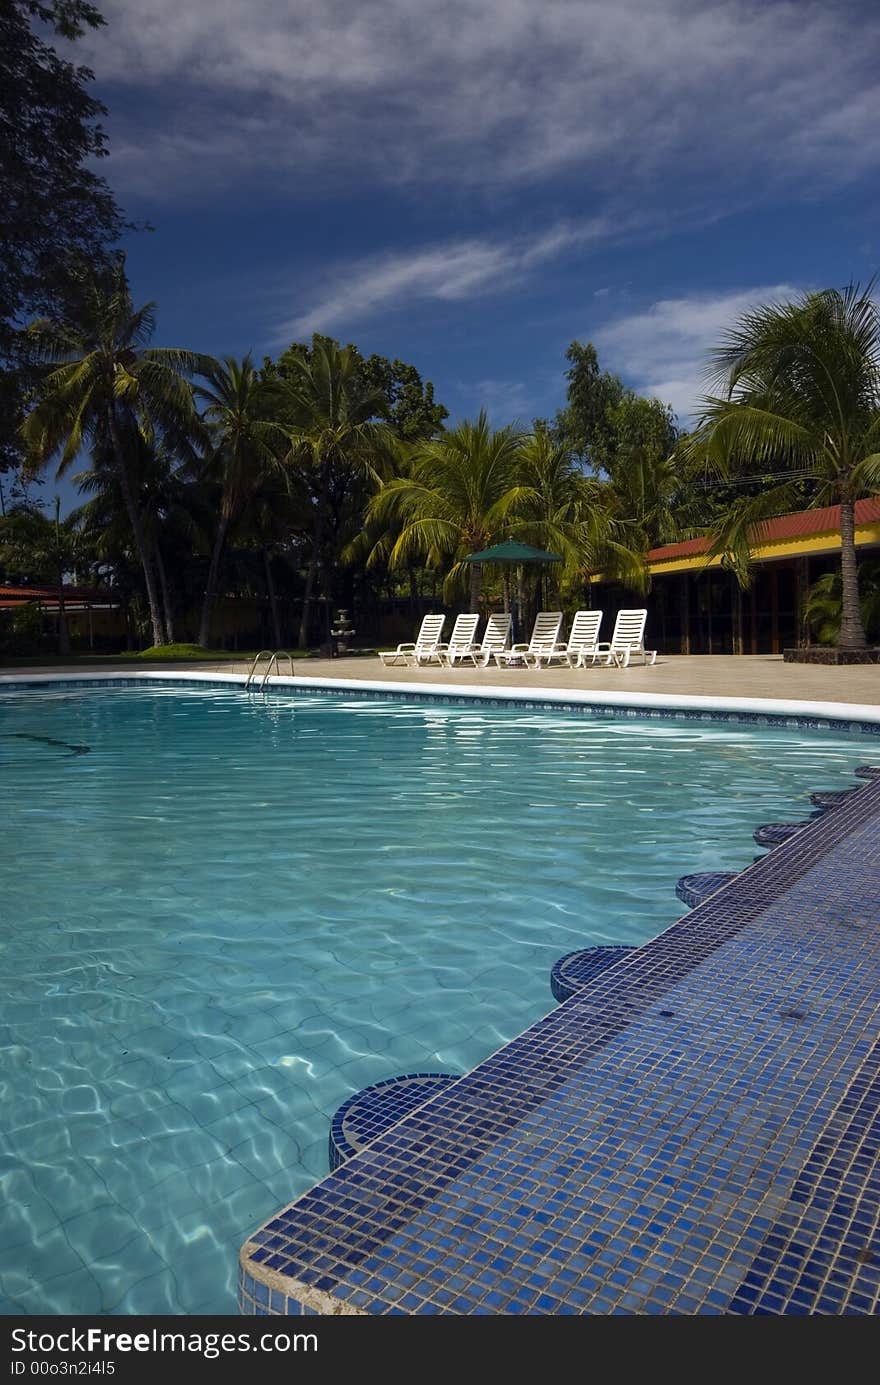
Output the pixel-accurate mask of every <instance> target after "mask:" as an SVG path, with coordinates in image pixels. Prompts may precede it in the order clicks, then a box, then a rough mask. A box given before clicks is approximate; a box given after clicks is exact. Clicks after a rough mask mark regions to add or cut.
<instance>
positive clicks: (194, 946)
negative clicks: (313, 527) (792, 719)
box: [0, 685, 866, 1313]
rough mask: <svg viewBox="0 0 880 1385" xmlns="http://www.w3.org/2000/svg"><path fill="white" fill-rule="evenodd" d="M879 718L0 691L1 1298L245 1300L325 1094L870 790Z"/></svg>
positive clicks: (528, 1009)
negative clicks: (797, 823)
mask: <svg viewBox="0 0 880 1385" xmlns="http://www.w3.org/2000/svg"><path fill="white" fill-rule="evenodd" d="M865 744H866V741H865V739H864V738H861V737H857V736H851V735H847V734H845V733H842V732H841V733H839V734H838V733H835V732H825V733H822V734H816V733H813V732H803V733H801V732H798V731H795V730H787V729H784V728H781V729H773V728H753V727H749V726H736V725H728V724H723V723H715V722H707V723H705V724H701V723H682V722H673V721H669V722H658V721H648V720H644V721H642V720H638V719H626V720H623V719H622V720H617V721H615V720H606V719H595V720H594V719H591V718H589V717H586V716H580V715H577V714H565V713H554V712H548V711H546V710H541V709H534V710H523V709H503V708H495V707H491V708H490V707H485V706H479V705H473V706H468V707H460V706H449V705H444V704H442V703H435V704H424V703H405V702H394V703H389V702H386V701H382V700H379V699H375V700H372V699H370V698H363V697H361V698H353V699H346V698H340V697H326V698H324V697H320V696H315V697H306V696H302V695H300V696H298V697H296V698H289V699H288V698H285V697H283V696H273V697H272V698H270V699H264V698H262V697H259V696H250V697H249V696H248V695H246V694H244V693H243V692H242V691H241V690H240V689H208V688H206V689H204V690H198V691H193V690H186V691H180V690H176V689H174V688H168V687H162V686H158V685H157V686H151V687H144V688H143V689H140V688H139V689H128V688H127V689H124V690H108V689H96V688H92V689H89V688H84V689H82V690H76V689H70V688H65V689H62V690H57V691H51V690H46V691H34V690H30V691H27V692H18V693H15V692H10V693H5V694H2V695H0V762H2V770H3V782H4V787H5V790H6V802H7V806H8V813H7V837H6V851H5V852H4V853H3V858H2V866H0V899H2V901H3V912H4V916H5V922H4V924H3V926H2V930H0V976H2V987H3V993H4V1003H3V1011H2V1016H0V1019H2V1024H0V1050H2V1051H0V1063H2V1067H0V1100H2V1110H3V1113H4V1120H3V1129H2V1138H0V1195H2V1202H0V1245H2V1247H3V1251H2V1258H0V1310H2V1311H3V1312H5V1313H23V1312H24V1313H33V1312H49V1313H68V1312H71V1313H72V1312H79V1313H93V1312H116V1313H124V1312H139V1313H197V1312H212V1313H219V1312H229V1311H234V1294H233V1286H234V1277H235V1269H236V1256H237V1252H238V1248H239V1246H240V1244H241V1242H242V1240H243V1239H244V1237H245V1236H246V1235H247V1233H248V1232H249V1231H250V1230H252V1229H253V1228H254V1227H255V1226H257V1225H258V1224H259V1223H260V1222H261V1221H264V1220H265V1219H266V1218H267V1217H268V1216H269V1215H271V1213H272V1212H273V1211H274V1210H275V1208H276V1207H278V1206H280V1205H281V1204H282V1203H284V1202H287V1201H289V1200H290V1198H291V1197H293V1196H295V1195H296V1194H298V1193H299V1192H302V1191H303V1190H304V1189H305V1188H306V1187H308V1186H309V1185H310V1184H311V1183H313V1182H314V1181H315V1180H316V1179H318V1178H320V1177H321V1176H322V1175H323V1174H324V1173H325V1172H326V1167H327V1165H326V1140H327V1126H328V1120H329V1117H330V1116H331V1115H332V1112H333V1111H334V1109H335V1108H336V1107H337V1106H338V1105H339V1103H340V1102H341V1101H342V1100H343V1099H344V1098H345V1097H346V1096H348V1095H349V1094H350V1093H351V1092H353V1091H355V1090H357V1089H358V1088H359V1087H362V1086H364V1085H366V1084H367V1083H370V1082H374V1081H378V1080H380V1079H381V1078H383V1077H387V1076H390V1075H393V1074H394V1073H397V1072H403V1071H414V1070H423V1069H426V1068H427V1069H430V1068H435V1067H436V1068H442V1069H445V1070H448V1071H455V1072H464V1071H466V1070H468V1069H469V1068H470V1067H472V1066H473V1065H474V1064H475V1063H477V1062H479V1061H480V1059H482V1058H483V1057H485V1056H486V1055H487V1054H488V1053H489V1052H491V1051H492V1050H493V1049H494V1048H496V1047H498V1046H499V1045H500V1044H502V1043H503V1042H505V1041H506V1040H508V1039H510V1038H511V1037H512V1036H513V1035H515V1034H516V1033H518V1032H519V1031H520V1030H522V1029H523V1028H524V1027H525V1026H526V1025H528V1024H529V1023H530V1022H531V1021H532V1020H534V1019H535V1018H537V1017H538V1016H539V1015H540V1014H542V1013H544V1012H545V1011H546V1010H547V1009H549V1008H550V1006H551V1004H552V1001H551V997H550V992H549V985H548V976H549V969H550V966H551V964H552V962H553V961H555V959H556V958H557V957H558V956H559V955H560V954H561V953H563V952H565V951H568V950H571V949H572V948H574V947H577V946H579V945H589V943H591V942H612V941H620V942H634V943H638V942H642V941H645V940H646V939H648V938H649V937H652V936H653V935H654V934H655V933H657V932H658V931H659V930H660V929H661V928H663V927H664V926H665V925H666V924H667V923H669V922H670V921H671V920H672V919H673V918H675V917H676V916H677V915H678V914H679V913H680V912H681V906H680V905H679V904H678V902H677V901H676V899H675V897H674V893H673V891H674V886H675V882H676V879H677V878H678V876H679V875H682V874H684V873H686V872H688V871H695V870H703V869H711V868H713V867H722V868H730V869H736V868H738V867H740V868H741V867H743V866H745V865H747V864H749V863H750V862H751V860H752V858H753V856H754V854H755V847H754V843H753V842H752V839H751V833H752V830H753V828H754V827H755V826H756V825H757V824H758V823H759V822H764V821H770V820H776V819H780V818H782V819H789V818H797V817H800V816H804V815H806V812H807V811H808V802H807V798H806V795H807V793H808V792H809V791H810V790H812V789H817V788H833V787H836V786H841V787H850V786H851V785H852V784H853V782H854V781H853V780H852V779H851V777H850V776H851V771H852V769H853V768H854V767H855V765H857V764H858V763H860V762H861V761H862V760H864V759H865V758H866V756H865Z"/></svg>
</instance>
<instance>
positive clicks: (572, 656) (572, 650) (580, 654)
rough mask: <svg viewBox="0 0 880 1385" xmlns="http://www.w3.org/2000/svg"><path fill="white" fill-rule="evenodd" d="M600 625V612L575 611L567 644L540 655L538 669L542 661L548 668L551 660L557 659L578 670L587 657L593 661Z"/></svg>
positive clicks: (559, 645)
mask: <svg viewBox="0 0 880 1385" xmlns="http://www.w3.org/2000/svg"><path fill="white" fill-rule="evenodd" d="M601 624H602V612H601V611H576V612H575V616H574V620H573V621H572V622H571V630H570V632H569V636H568V642H567V643H563V644H557V645H554V647H553V648H552V649H551V650H549V651H548V652H547V653H546V654H540V655H539V656H538V667H539V668H540V666H541V662H542V661H546V663H547V666H548V668H549V666H550V664H551V663H552V662H553V660H554V659H558V660H559V662H560V663H561V664H567V665H568V667H569V668H578V667H579V666H580V664H581V660H584V661H586V659H587V658H588V657H589V658H590V659H595V657H596V639H597V636H598V634H599V626H600V625H601Z"/></svg>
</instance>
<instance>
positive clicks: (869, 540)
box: [597, 524, 880, 581]
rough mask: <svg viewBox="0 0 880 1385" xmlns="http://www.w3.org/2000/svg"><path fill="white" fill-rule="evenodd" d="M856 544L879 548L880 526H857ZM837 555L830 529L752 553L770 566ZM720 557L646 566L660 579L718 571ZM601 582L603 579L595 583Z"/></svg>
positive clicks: (696, 556)
mask: <svg viewBox="0 0 880 1385" xmlns="http://www.w3.org/2000/svg"><path fill="white" fill-rule="evenodd" d="M856 543H857V544H880V524H859V525H857V526H856ZM839 551H840V535H839V534H838V533H837V532H836V531H835V530H833V529H829V530H826V531H825V532H824V533H821V534H799V535H798V536H797V537H796V538H793V539H777V540H775V541H774V542H773V543H763V544H758V546H757V547H755V548H753V549H752V557H753V559H754V560H755V562H758V563H762V562H764V563H766V562H772V561H773V560H774V559H778V558H808V557H811V556H812V555H813V554H816V553H837V552H839ZM720 564H721V559H720V557H718V558H712V559H711V560H710V561H709V562H708V563H707V561H706V555H705V554H704V553H696V554H694V556H693V557H690V558H666V559H658V560H657V561H655V562H651V563H649V564H648V571H649V572H651V573H653V574H656V575H657V576H662V575H663V574H664V573H667V572H692V571H696V570H697V569H699V568H704V567H719V566H720ZM597 580H599V581H601V580H602V579H601V578H599V579H597Z"/></svg>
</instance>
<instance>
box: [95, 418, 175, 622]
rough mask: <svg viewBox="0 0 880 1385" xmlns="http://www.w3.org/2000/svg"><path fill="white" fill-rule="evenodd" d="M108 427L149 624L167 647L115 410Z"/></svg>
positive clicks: (109, 419) (153, 579)
mask: <svg viewBox="0 0 880 1385" xmlns="http://www.w3.org/2000/svg"><path fill="white" fill-rule="evenodd" d="M107 423H108V427H109V431H110V441H111V443H112V445H113V454H114V456H115V458H116V466H117V470H118V471H119V484H120V487H121V490H122V498H123V500H124V501H125V508H126V510H127V511H128V521H129V523H130V525H131V532H132V534H133V536H134V546H135V548H136V549H137V553H138V557H139V558H140V560H141V567H142V568H143V573H144V586H145V587H146V589H147V601H148V603H149V607H150V622H151V624H152V626H153V644H154V645H161V644H165V643H166V639H165V631H164V629H163V626H162V613H161V610H160V609H159V596H158V593H157V591H156V579H155V576H154V574H153V565H152V563H151V562H150V557H149V549H148V548H147V545H146V542H145V540H144V528H143V525H142V524H141V517H140V512H139V511H138V507H137V504H136V503H135V498H134V492H133V491H132V488H131V477H130V476H129V474H128V465H127V463H126V460H125V451H124V449H123V446H122V439H121V437H120V436H119V429H118V427H117V426H116V415H115V414H114V412H113V408H112V407H111V408H109V409H108V411H107Z"/></svg>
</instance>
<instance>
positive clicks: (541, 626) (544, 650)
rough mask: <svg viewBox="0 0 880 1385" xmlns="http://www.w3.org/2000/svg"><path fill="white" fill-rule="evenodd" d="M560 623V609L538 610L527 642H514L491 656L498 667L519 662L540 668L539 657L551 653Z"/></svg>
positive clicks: (557, 636)
mask: <svg viewBox="0 0 880 1385" xmlns="http://www.w3.org/2000/svg"><path fill="white" fill-rule="evenodd" d="M561 625H562V612H561V611H539V612H538V614H537V615H536V616H535V623H534V625H533V626H532V637H531V639H530V640H529V642H528V644H515V645H512V646H511V648H510V649H500V650H497V651H495V652H494V653H493V655H492V657H493V658H494V660H495V662H496V664H497V665H498V667H499V668H500V667H501V665H502V664H508V665H509V664H511V663H520V662H522V663H524V664H525V665H526V667H527V668H540V667H541V664H540V660H541V658H542V657H546V656H547V655H548V654H550V653H552V651H553V650H554V649H555V647H556V644H557V642H558V640H559V630H560V627H561Z"/></svg>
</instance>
